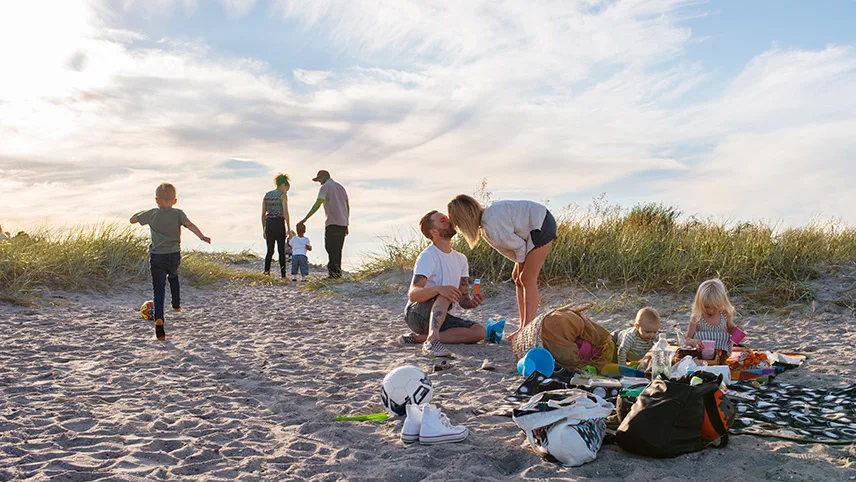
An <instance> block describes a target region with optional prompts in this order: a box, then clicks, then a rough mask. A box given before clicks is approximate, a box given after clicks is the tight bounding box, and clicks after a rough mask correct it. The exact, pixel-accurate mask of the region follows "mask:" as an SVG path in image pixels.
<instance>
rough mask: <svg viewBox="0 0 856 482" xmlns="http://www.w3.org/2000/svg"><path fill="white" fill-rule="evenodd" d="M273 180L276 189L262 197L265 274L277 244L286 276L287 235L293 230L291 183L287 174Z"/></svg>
mask: <svg viewBox="0 0 856 482" xmlns="http://www.w3.org/2000/svg"><path fill="white" fill-rule="evenodd" d="M273 182H274V184H276V189H274V190H272V191H268V192H267V193H265V197H264V199H262V229H264V237H265V241H267V253H266V254H265V274H270V263H271V260H272V259H273V247H274V244H276V247H277V254H278V255H279V270H280V273H281V274H282V277H283V278H285V246H286V244H285V236H286V234H287V233H288V232H289V231H291V218H289V216H288V190H289V188H291V184H290V183H289V179H288V175H286V174H277V176H276V177H275V178H274V179H273Z"/></svg>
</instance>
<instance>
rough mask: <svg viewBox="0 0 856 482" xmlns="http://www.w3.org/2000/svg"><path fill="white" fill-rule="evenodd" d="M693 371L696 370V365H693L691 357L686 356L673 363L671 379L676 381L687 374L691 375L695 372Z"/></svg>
mask: <svg viewBox="0 0 856 482" xmlns="http://www.w3.org/2000/svg"><path fill="white" fill-rule="evenodd" d="M695 369H696V364H695V361H693V357H691V356H689V355H687V356H685V357H683V358H681V361H679V362H678V363H675V365H674V366H672V377H671V378H673V379H675V380H677V379H678V378H681V377H683V376H684V375H686V374H687V373H692V372H693V371H695Z"/></svg>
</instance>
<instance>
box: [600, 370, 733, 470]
mask: <svg viewBox="0 0 856 482" xmlns="http://www.w3.org/2000/svg"><path fill="white" fill-rule="evenodd" d="M693 376H696V377H699V378H701V379H702V380H703V381H702V383H700V384H698V385H695V386H691V385H690V384H689V382H690V379H691V378H692V377H693ZM721 383H722V376H721V375H713V374H710V373H704V372H699V373H693V374H689V375H687V376H685V377H683V378H681V379H680V380H678V381H672V380H664V379H662V378H661V379H657V380H654V381H653V382H651V384H650V385H648V387H647V388H646V389H645V390H644V391H643V392H642V393H641V394H640V395H639V397H638V399H637V400H636V403H634V404H633V406H632V407H631V408H630V413H628V414H627V415H626V416H625V417H624V420H623V421H622V422H621V425H620V426H619V427H618V430H617V432H616V441H617V442H618V445H619V446H620V447H621V448H622V449H624V450H627V451H628V452H633V453H636V454H639V455H645V456H649V457H658V458H671V457H677V456H678V455H681V454H685V453H690V452H696V451H698V450H701V449H703V448H705V447H706V446H708V445H711V444H713V443H714V442H715V441H717V440H718V441H719V445H718V446H719V447H724V446H726V445H727V444H728V428H729V427H730V426H731V424H733V423H734V415H735V413H736V409H735V407H734V405H733V404H732V403H731V401H730V400H729V399H728V396H727V395H725V394H724V393H722V391H720V389H719V386H720V384H721Z"/></svg>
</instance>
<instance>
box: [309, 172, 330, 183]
mask: <svg viewBox="0 0 856 482" xmlns="http://www.w3.org/2000/svg"><path fill="white" fill-rule="evenodd" d="M324 177H330V173H329V172H327V171H325V170H324V169H321V170H320V171H318V174H316V175H315V177H314V178H312V180H313V181H316V182H317V181H320V180H321V178H324Z"/></svg>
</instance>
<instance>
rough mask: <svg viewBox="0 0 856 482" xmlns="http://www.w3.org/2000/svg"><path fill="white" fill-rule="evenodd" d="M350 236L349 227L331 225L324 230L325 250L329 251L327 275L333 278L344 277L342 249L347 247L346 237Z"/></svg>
mask: <svg viewBox="0 0 856 482" xmlns="http://www.w3.org/2000/svg"><path fill="white" fill-rule="evenodd" d="M347 235H348V227H347V226H336V225H334V224H331V225H329V226H327V228H326V229H324V248H325V249H326V250H327V257H328V258H329V262H328V263H327V275H328V276H329V277H331V278H341V277H342V247H343V246H344V245H345V236H347Z"/></svg>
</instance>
